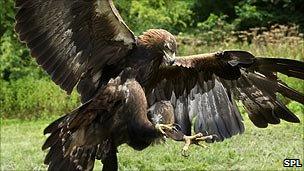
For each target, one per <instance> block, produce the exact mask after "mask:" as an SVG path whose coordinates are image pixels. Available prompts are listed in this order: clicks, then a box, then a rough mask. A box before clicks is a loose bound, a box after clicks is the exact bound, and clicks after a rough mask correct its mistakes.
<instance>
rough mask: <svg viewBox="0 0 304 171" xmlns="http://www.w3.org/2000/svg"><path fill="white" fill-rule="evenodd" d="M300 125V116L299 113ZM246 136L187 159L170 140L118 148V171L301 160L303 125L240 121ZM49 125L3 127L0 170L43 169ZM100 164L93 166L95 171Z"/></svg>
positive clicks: (274, 165) (273, 165) (266, 165)
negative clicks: (262, 125)
mask: <svg viewBox="0 0 304 171" xmlns="http://www.w3.org/2000/svg"><path fill="white" fill-rule="evenodd" d="M297 115H298V116H299V117H300V119H301V121H303V119H304V118H303V113H301V111H298V112H297ZM244 120H245V125H246V131H245V133H244V134H243V135H237V136H234V137H232V138H231V139H227V140H225V141H224V142H221V143H215V144H208V145H209V147H208V148H200V147H198V146H191V148H190V156H189V157H183V156H181V153H180V152H181V148H182V146H183V144H182V143H180V142H173V141H171V140H169V141H168V142H167V144H161V145H155V146H151V147H149V148H147V149H145V150H143V151H135V150H133V149H132V148H130V147H128V146H126V145H122V146H121V147H119V153H118V156H119V168H120V169H121V170H224V169H232V170H247V169H254V170H256V169H259V170H274V169H284V168H283V166H282V164H283V163H282V162H283V159H285V158H298V159H301V161H302V162H303V159H304V155H303V153H304V151H303V147H304V136H303V131H304V130H303V123H300V124H292V123H287V122H284V121H282V123H281V124H280V125H272V126H269V127H268V128H267V129H259V128H256V127H254V126H253V124H252V123H251V122H250V121H249V119H248V117H247V116H246V115H245V116H244ZM50 122H51V120H43V121H27V122H24V121H23V122H22V121H12V120H4V121H2V124H1V170H44V169H46V167H45V166H44V165H43V159H44V156H45V154H46V152H42V151H41V145H42V144H43V142H44V140H45V137H44V136H43V134H42V131H43V129H44V128H45V127H46V126H47V124H49V123H50ZM100 167H101V164H100V162H99V161H97V162H96V166H95V170H100Z"/></svg>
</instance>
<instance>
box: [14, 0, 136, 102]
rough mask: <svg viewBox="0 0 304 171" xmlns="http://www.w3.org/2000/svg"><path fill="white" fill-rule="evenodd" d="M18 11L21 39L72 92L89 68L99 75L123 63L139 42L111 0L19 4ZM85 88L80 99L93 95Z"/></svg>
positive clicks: (39, 61)
mask: <svg viewBox="0 0 304 171" xmlns="http://www.w3.org/2000/svg"><path fill="white" fill-rule="evenodd" d="M16 7H17V8H18V12H17V14H16V27H15V30H16V32H17V33H18V34H19V38H20V40H21V41H24V42H26V43H27V45H28V47H29V48H30V50H31V54H32V56H34V57H35V58H36V59H37V62H38V64H40V65H42V67H43V68H44V69H45V70H46V71H47V72H48V73H49V74H50V75H51V76H52V80H53V81H54V82H55V83H56V84H58V85H59V86H60V87H61V88H63V89H64V90H66V91H67V92H68V93H71V91H72V89H73V87H74V86H75V85H76V84H77V82H78V81H79V80H81V79H84V78H82V77H81V75H82V74H84V73H85V72H87V71H88V69H90V68H93V70H92V71H93V72H94V73H92V75H94V74H95V73H96V72H100V71H101V70H102V69H103V67H105V65H108V64H114V63H117V62H118V61H120V60H121V59H122V58H124V57H125V56H126V55H127V53H128V52H129V51H130V50H131V49H132V48H133V44H134V43H135V37H134V35H133V33H132V32H131V31H130V30H129V28H128V27H127V26H126V24H125V23H124V22H123V20H122V19H121V17H120V15H119V14H118V12H117V10H116V8H115V6H114V5H113V2H112V1H111V0H101V1H84V0H77V1H55V0H50V1H48V2H45V1H41V0H37V1H30V0H28V1H24V0H17V1H16ZM118 49H119V50H118ZM97 61H98V62H97ZM66 74H68V76H66ZM88 76H90V75H88ZM113 76H115V75H113ZM100 77H101V76H100ZM97 81H100V79H97ZM88 84H96V82H93V83H91V82H89V83H88ZM97 84H98V83H97ZM85 89H87V87H81V86H79V88H78V90H79V92H80V94H83V95H84V96H88V95H85V94H84V93H86V92H87V91H85ZM91 96H92V95H91ZM86 99H89V98H86Z"/></svg>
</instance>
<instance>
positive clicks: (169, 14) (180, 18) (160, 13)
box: [117, 0, 192, 34]
mask: <svg viewBox="0 0 304 171" xmlns="http://www.w3.org/2000/svg"><path fill="white" fill-rule="evenodd" d="M117 4H118V9H119V10H120V11H121V13H122V16H123V18H124V19H125V20H126V22H127V23H128V25H129V26H130V28H131V29H132V30H134V31H135V33H137V34H141V33H142V32H143V31H146V30H147V29H150V28H163V29H167V30H169V31H171V32H173V33H178V32H180V31H185V30H186V28H187V27H188V26H189V23H191V20H192V11H191V10H190V7H191V5H192V3H191V1H176V0H156V1H155V0H142V1H137V0H131V1H119V2H117Z"/></svg>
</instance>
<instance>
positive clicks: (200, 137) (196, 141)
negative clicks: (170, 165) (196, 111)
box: [182, 133, 217, 157]
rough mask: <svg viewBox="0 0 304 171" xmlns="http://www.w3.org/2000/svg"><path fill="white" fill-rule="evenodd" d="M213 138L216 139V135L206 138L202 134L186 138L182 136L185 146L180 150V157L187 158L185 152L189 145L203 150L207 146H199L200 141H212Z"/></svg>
mask: <svg viewBox="0 0 304 171" xmlns="http://www.w3.org/2000/svg"><path fill="white" fill-rule="evenodd" d="M214 137H217V136H216V135H207V136H204V135H203V134H202V133H198V134H195V135H193V136H186V135H184V137H183V139H184V141H185V145H184V147H183V149H182V156H184V157H188V156H189V154H187V151H188V150H189V147H190V145H191V144H195V145H198V146H200V147H203V148H207V147H208V146H207V145H204V144H200V143H199V142H200V141H206V140H208V139H211V140H212V139H214Z"/></svg>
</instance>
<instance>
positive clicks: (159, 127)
mask: <svg viewBox="0 0 304 171" xmlns="http://www.w3.org/2000/svg"><path fill="white" fill-rule="evenodd" d="M155 128H156V129H157V130H158V131H159V132H160V133H162V134H163V135H166V132H165V130H168V131H175V130H176V127H175V124H156V125H155Z"/></svg>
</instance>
